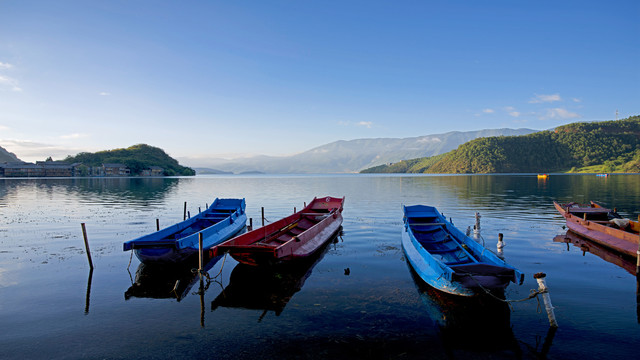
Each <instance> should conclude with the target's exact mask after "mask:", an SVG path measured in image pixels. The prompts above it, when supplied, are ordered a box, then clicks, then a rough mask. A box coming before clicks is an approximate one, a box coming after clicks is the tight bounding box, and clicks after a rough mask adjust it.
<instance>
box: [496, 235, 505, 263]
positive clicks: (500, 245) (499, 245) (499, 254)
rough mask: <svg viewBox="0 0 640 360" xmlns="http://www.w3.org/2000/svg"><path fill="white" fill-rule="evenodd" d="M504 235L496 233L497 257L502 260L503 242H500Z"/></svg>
mask: <svg viewBox="0 0 640 360" xmlns="http://www.w3.org/2000/svg"><path fill="white" fill-rule="evenodd" d="M503 236H504V235H502V233H498V246H497V247H498V256H499V257H500V258H504V250H503V248H504V241H503V240H502V238H503Z"/></svg>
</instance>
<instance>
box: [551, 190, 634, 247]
mask: <svg viewBox="0 0 640 360" xmlns="http://www.w3.org/2000/svg"><path fill="white" fill-rule="evenodd" d="M553 204H554V205H555V207H556V209H557V210H558V212H560V214H561V215H562V216H563V217H564V218H565V220H566V222H567V227H568V228H569V229H570V230H572V231H573V232H575V233H577V234H578V235H580V236H583V237H585V238H587V239H589V240H591V241H594V242H596V243H598V244H600V245H603V246H606V247H608V248H610V249H613V250H616V251H618V252H620V253H623V254H625V255H628V256H632V257H634V258H635V257H636V256H637V251H638V237H639V235H638V231H639V230H640V223H639V222H637V221H632V220H629V219H623V218H621V217H620V216H619V215H618V214H617V213H616V212H615V211H612V210H610V209H607V208H605V207H602V206H600V205H598V204H596V203H594V202H591V203H590V204H577V203H568V204H559V203H557V202H555V201H554V202H553Z"/></svg>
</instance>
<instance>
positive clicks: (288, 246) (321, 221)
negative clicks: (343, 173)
mask: <svg viewBox="0 0 640 360" xmlns="http://www.w3.org/2000/svg"><path fill="white" fill-rule="evenodd" d="M343 204H344V198H334V197H331V196H327V197H322V198H314V199H313V200H312V201H311V203H309V205H307V206H306V207H305V208H304V209H302V210H300V211H298V212H296V213H293V214H292V215H289V216H287V217H285V218H283V219H280V220H278V221H276V222H274V223H271V224H268V225H266V226H263V227H261V228H259V229H256V230H253V231H250V232H248V233H245V234H243V235H240V236H237V237H235V238H233V239H230V240H227V241H225V242H223V243H221V244H220V245H218V246H216V247H215V248H214V249H212V250H211V254H212V256H215V255H219V254H222V253H224V252H228V253H229V254H230V255H231V256H232V257H233V258H234V259H236V260H237V261H238V262H241V263H244V264H248V265H273V264H277V263H281V262H286V261H289V260H293V259H297V258H305V257H308V256H309V255H311V254H313V253H314V252H315V251H316V250H318V249H319V248H320V247H321V246H322V245H323V244H324V243H325V242H327V240H329V239H330V238H331V236H332V235H334V234H335V233H336V232H337V231H338V230H339V229H340V226H341V225H342V207H343Z"/></svg>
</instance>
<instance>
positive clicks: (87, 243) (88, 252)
mask: <svg viewBox="0 0 640 360" xmlns="http://www.w3.org/2000/svg"><path fill="white" fill-rule="evenodd" d="M80 225H81V226H82V236H83V237H84V247H85V249H86V250H87V259H89V267H90V268H91V269H92V270H93V261H92V260H91V250H89V239H87V229H86V228H85V226H84V223H81V224H80Z"/></svg>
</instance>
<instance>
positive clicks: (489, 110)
mask: <svg viewBox="0 0 640 360" xmlns="http://www.w3.org/2000/svg"><path fill="white" fill-rule="evenodd" d="M482 112H483V113H485V114H493V113H494V112H496V111H495V110H493V109H482Z"/></svg>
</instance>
